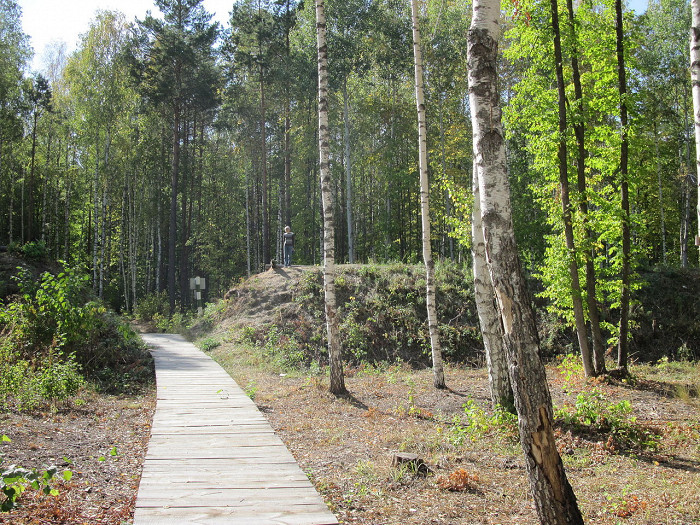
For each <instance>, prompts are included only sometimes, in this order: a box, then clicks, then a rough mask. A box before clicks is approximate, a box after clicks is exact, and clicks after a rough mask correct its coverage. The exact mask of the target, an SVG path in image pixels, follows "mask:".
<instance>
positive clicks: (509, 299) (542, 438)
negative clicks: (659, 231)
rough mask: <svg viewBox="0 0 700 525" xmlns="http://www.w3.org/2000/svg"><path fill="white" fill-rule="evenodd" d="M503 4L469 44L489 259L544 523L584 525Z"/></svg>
mask: <svg viewBox="0 0 700 525" xmlns="http://www.w3.org/2000/svg"><path fill="white" fill-rule="evenodd" d="M499 16H500V3H499V1H498V0H475V2H474V4H473V18H472V23H471V27H470V29H469V33H468V37H467V46H468V61H469V102H470V105H471V111H472V114H471V119H472V129H473V137H474V158H475V163H476V166H477V176H478V180H479V192H480V205H481V220H482V224H483V230H484V242H485V253H486V260H487V263H488V267H489V273H490V275H491V282H492V284H493V287H494V292H495V295H496V299H497V302H498V307H499V311H500V314H501V324H502V327H503V342H504V345H505V347H506V351H507V355H508V363H509V374H510V379H511V384H512V386H513V394H514V401H515V407H516V409H517V412H518V427H519V431H520V443H521V446H522V448H523V452H524V453H525V459H526V466H527V472H528V477H529V480H530V490H531V492H532V495H533V498H534V500H535V508H536V510H537V514H538V516H539V518H540V521H541V522H542V523H546V524H574V523H575V524H582V523H583V518H582V517H581V513H580V511H579V510H578V506H577V504H576V497H575V496H574V493H573V490H572V489H571V485H570V484H569V482H568V480H567V478H566V473H565V472H564V466H563V464H562V461H561V457H560V456H559V452H558V451H557V447H556V443H555V440H554V432H553V429H552V422H553V411H552V400H551V397H550V394H549V388H548V386H547V377H546V374H545V369H544V365H543V364H542V362H541V361H540V358H539V340H538V336H537V329H536V326H535V319H534V313H533V311H532V307H531V304H530V298H529V295H528V293H527V290H526V287H525V280H524V277H523V274H522V269H521V267H520V261H519V259H518V251H517V246H516V243H515V235H514V230H513V222H512V211H511V205H510V187H509V184H508V173H507V164H506V154H505V140H504V136H503V130H502V126H501V109H500V100H499V99H500V93H499V90H498V77H497V74H498V39H499V25H498V23H499Z"/></svg>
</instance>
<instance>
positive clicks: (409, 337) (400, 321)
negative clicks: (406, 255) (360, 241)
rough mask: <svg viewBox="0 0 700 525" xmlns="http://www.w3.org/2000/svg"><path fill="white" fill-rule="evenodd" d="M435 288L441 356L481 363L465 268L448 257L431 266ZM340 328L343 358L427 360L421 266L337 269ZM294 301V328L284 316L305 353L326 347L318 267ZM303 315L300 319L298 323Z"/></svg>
mask: <svg viewBox="0 0 700 525" xmlns="http://www.w3.org/2000/svg"><path fill="white" fill-rule="evenodd" d="M436 294H437V306H438V317H439V320H440V335H441V338H440V339H441V344H442V351H443V355H444V356H445V357H446V358H447V359H450V360H451V361H455V362H469V363H481V362H483V344H482V339H481V332H480V330H479V328H478V326H479V325H478V318H477V314H476V308H475V306H474V300H473V286H472V281H471V272H469V271H468V270H465V269H464V268H463V267H460V266H458V265H455V264H451V263H440V264H438V265H437V266H436ZM336 296H337V304H338V318H339V320H340V323H339V330H340V338H341V344H342V347H343V350H344V352H345V355H344V358H345V359H346V360H348V361H350V362H351V363H353V364H358V363H361V362H379V361H390V362H394V361H396V360H397V359H401V360H403V361H406V362H410V363H413V364H415V365H421V366H422V365H429V364H430V336H429V333H428V323H427V312H426V306H425V268H424V267H423V266H422V265H415V266H406V265H387V266H379V265H367V266H360V267H359V268H353V267H348V268H342V269H340V273H339V274H338V276H337V279H336ZM293 297H294V301H295V302H296V303H297V304H298V305H299V306H300V315H298V316H297V321H296V322H297V323H298V324H302V325H304V326H309V327H311V329H310V330H299V327H292V326H291V325H292V322H291V320H290V321H287V322H286V323H283V324H282V325H281V328H282V330H283V331H286V330H287V329H292V328H294V330H293V333H294V334H295V335H296V336H297V337H298V339H299V340H300V342H301V345H302V347H303V349H304V351H305V353H306V360H307V361H308V360H310V359H311V353H312V352H317V353H318V352H319V351H320V350H322V349H324V348H325V339H326V333H325V324H324V323H319V322H318V320H320V319H323V317H324V310H323V308H324V304H323V282H322V274H321V272H315V273H310V274H308V275H306V276H304V277H303V278H302V279H301V281H300V282H299V284H298V285H297V287H296V288H295V289H294V293H293ZM299 317H301V321H299V320H298V319H299Z"/></svg>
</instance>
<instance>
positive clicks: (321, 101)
mask: <svg viewBox="0 0 700 525" xmlns="http://www.w3.org/2000/svg"><path fill="white" fill-rule="evenodd" d="M316 38H317V39H318V150H319V157H320V162H319V170H320V173H321V201H322V205H323V261H324V264H323V289H324V294H325V307H326V328H327V332H328V359H329V364H330V369H331V370H330V372H331V377H330V391H331V393H333V394H335V395H340V394H343V393H345V392H346V390H345V379H344V377H343V359H342V354H341V348H340V334H339V331H338V317H337V309H336V299H335V225H334V221H333V193H332V192H331V171H330V167H329V161H328V157H329V150H330V132H329V128H328V46H327V45H326V15H325V12H324V0H316Z"/></svg>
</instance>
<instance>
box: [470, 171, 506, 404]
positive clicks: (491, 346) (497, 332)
mask: <svg viewBox="0 0 700 525" xmlns="http://www.w3.org/2000/svg"><path fill="white" fill-rule="evenodd" d="M477 173H478V172H477V166H476V162H474V170H473V174H472V190H473V195H474V205H473V208H472V261H473V262H472V268H473V272H474V299H475V301H476V311H477V314H478V315H479V326H480V327H481V335H482V338H483V339H484V350H485V352H486V365H487V367H488V372H489V388H490V390H491V404H492V405H493V406H494V408H495V407H496V406H497V405H500V406H502V407H505V408H506V409H508V410H513V389H512V388H511V386H510V378H509V377H508V358H507V356H506V349H505V348H504V346H503V330H502V328H501V318H500V314H499V312H498V309H497V307H496V303H495V301H496V296H495V293H494V290H493V284H492V283H491V276H490V275H489V268H488V264H487V263H486V246H485V244H484V230H483V227H482V224H481V202H480V193H479V177H478V175H477Z"/></svg>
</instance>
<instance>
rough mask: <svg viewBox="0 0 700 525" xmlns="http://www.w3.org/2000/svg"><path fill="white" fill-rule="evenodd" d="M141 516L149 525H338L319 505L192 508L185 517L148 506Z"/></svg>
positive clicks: (173, 510)
mask: <svg viewBox="0 0 700 525" xmlns="http://www.w3.org/2000/svg"><path fill="white" fill-rule="evenodd" d="M139 517H140V519H142V521H143V523H147V524H148V525H173V524H176V523H183V524H187V525H253V524H254V525H308V524H309V523H313V524H315V525H336V524H337V523H338V522H337V521H335V520H334V521H328V511H326V510H323V509H315V508H304V507H298V508H295V509H288V510H287V509H285V512H281V511H279V510H278V509H276V508H275V510H271V509H269V508H268V509H260V508H259V507H252V508H246V507H236V508H226V507H221V508H217V509H211V508H210V509H197V508H190V509H188V513H187V517H185V518H183V513H182V509H180V508H177V507H169V508H144V509H140V514H139ZM134 523H136V522H135V521H134Z"/></svg>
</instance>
